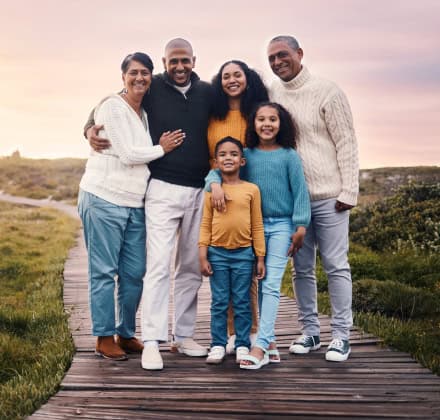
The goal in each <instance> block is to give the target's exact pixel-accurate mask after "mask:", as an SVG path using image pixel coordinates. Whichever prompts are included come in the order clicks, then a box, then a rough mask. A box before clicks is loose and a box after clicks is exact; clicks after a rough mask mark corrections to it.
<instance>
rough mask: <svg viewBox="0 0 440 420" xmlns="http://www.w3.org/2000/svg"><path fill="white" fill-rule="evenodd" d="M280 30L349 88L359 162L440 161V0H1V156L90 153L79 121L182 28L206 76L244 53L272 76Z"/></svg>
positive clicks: (308, 59)
mask: <svg viewBox="0 0 440 420" xmlns="http://www.w3.org/2000/svg"><path fill="white" fill-rule="evenodd" d="M279 34H291V35H295V36H296V37H297V38H298V39H299V41H300V43H301V45H302V47H303V49H304V53H305V58H304V63H305V64H306V65H307V66H308V67H309V69H310V70H311V71H312V72H313V73H315V74H319V75H321V76H324V77H326V78H329V79H332V80H334V81H336V82H337V83H338V84H339V85H340V86H341V87H342V89H343V90H344V91H345V92H346V94H347V96H348V98H349V100H350V103H351V106H352V111H353V115H354V120H355V127H356V132H357V136H358V141H359V146H360V162H361V167H362V168H373V167H382V166H412V165H440V138H439V137H440V1H439V0H418V1H414V0H332V1H327V0H309V1H304V0H302V1H299V0H277V1H273V2H271V1H268V0H264V1H263V0H254V1H250V0H236V1H232V2H221V1H218V0H217V1H211V0H186V1H180V2H166V1H158V2H155V5H153V4H152V2H150V1H147V0H124V1H116V0H63V1H59V0H23V1H21V2H18V1H16V2H12V1H9V0H0V92H1V94H0V122H1V137H0V156H4V155H8V154H10V153H12V152H13V151H14V150H16V149H19V150H20V152H21V154H22V155H24V156H27V157H34V158H37V157H38V158H39V157H47V158H56V157H68V156H70V157H87V154H88V144H87V142H86V141H84V140H83V138H82V126H83V124H84V122H85V120H86V118H87V115H88V112H89V111H90V109H91V108H92V107H93V106H94V105H95V104H96V103H97V102H98V101H99V99H100V98H101V97H103V96H104V95H106V94H108V93H111V92H114V91H117V90H119V89H120V87H121V75H120V71H119V66H120V62H121V60H122V58H123V57H124V56H125V55H126V54H128V53H130V52H134V51H144V52H147V53H148V54H150V55H151V57H152V58H153V60H154V62H155V65H156V70H157V71H162V70H163V68H162V64H161V57H162V52H163V47H164V45H165V43H166V42H167V41H168V40H169V39H171V38H174V37H178V36H179V37H184V38H187V39H188V40H190V41H191V42H192V44H193V46H194V50H195V54H196V56H197V62H196V71H197V72H198V73H199V75H200V76H201V77H202V78H204V79H206V80H210V79H211V77H212V75H213V74H214V73H215V72H216V71H217V69H218V68H219V66H220V65H221V64H222V63H223V62H224V61H226V60H228V59H231V58H238V59H242V60H244V61H246V62H247V63H248V64H249V65H250V66H251V67H254V68H255V69H256V70H258V71H259V72H260V73H261V74H262V75H263V77H264V78H265V80H266V81H267V82H268V83H270V81H271V79H272V74H271V71H270V69H269V66H268V64H267V60H266V54H265V52H266V46H267V43H268V41H269V40H270V39H271V38H272V37H273V36H276V35H279Z"/></svg>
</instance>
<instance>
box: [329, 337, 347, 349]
mask: <svg viewBox="0 0 440 420" xmlns="http://www.w3.org/2000/svg"><path fill="white" fill-rule="evenodd" d="M330 347H331V348H335V349H338V350H342V349H343V347H344V343H343V342H342V340H341V339H340V338H334V339H333V340H332V342H331V344H330Z"/></svg>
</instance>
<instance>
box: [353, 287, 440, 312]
mask: <svg viewBox="0 0 440 420" xmlns="http://www.w3.org/2000/svg"><path fill="white" fill-rule="evenodd" d="M353 309H354V310H355V311H357V312H372V313H380V314H382V315H386V316H390V317H392V316H393V317H397V318H401V319H410V318H424V317H430V316H436V315H438V314H440V293H433V292H431V291H429V290H426V289H423V288H415V287H412V286H408V285H406V284H402V283H399V282H396V281H391V280H386V281H378V280H372V279H364V280H359V281H357V282H356V283H354V284H353Z"/></svg>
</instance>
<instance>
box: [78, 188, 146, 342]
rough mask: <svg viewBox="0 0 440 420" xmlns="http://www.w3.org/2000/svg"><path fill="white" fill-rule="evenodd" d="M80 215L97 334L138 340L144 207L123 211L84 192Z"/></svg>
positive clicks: (79, 202)
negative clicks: (115, 335) (116, 311)
mask: <svg viewBox="0 0 440 420" xmlns="http://www.w3.org/2000/svg"><path fill="white" fill-rule="evenodd" d="M78 212H79V215H80V217H81V220H82V222H83V227H84V237H85V242H86V246H87V251H88V257H89V304H90V312H91V316H92V333H93V335H95V336H109V335H114V334H118V335H120V336H122V337H124V338H131V337H134V335H135V331H136V312H137V309H138V306H139V302H140V299H141V295H142V287H143V277H144V275H145V260H146V258H145V237H146V235H145V211H144V208H131V207H122V206H117V205H115V204H112V203H109V202H108V201H105V200H103V199H101V198H99V197H97V196H96V195H93V194H90V193H88V192H86V191H82V190H80V192H79V196H78ZM116 275H117V276H118V282H117V285H118V289H117V307H118V319H117V320H115V299H114V292H115V276H116Z"/></svg>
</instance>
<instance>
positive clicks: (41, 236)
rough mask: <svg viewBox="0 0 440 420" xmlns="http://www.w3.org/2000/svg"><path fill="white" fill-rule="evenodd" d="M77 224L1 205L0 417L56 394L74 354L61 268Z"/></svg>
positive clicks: (27, 410) (19, 414)
mask: <svg viewBox="0 0 440 420" xmlns="http://www.w3.org/2000/svg"><path fill="white" fill-rule="evenodd" d="M78 228H79V223H78V222H77V221H75V220H74V219H72V218H70V217H67V216H65V215H63V214H61V213H59V212H58V211H56V210H53V209H47V208H32V207H26V206H20V205H12V204H8V203H4V202H1V201H0V284H1V289H2V291H1V294H0V348H1V352H0V418H1V419H19V418H23V417H24V416H26V415H29V414H31V413H32V412H33V411H34V410H35V409H36V408H37V407H39V406H40V405H41V404H42V403H43V402H44V401H46V400H47V399H48V397H49V396H50V395H52V394H53V393H54V392H56V390H57V388H58V386H59V383H60V382H61V379H62V378H63V376H64V372H65V371H66V369H67V368H68V366H69V365H70V362H71V359H72V356H73V351H74V347H73V343H72V338H71V335H70V331H69V328H68V324H67V316H66V314H65V312H64V305H63V277H62V273H63V266H64V261H65V259H66V255H67V252H68V250H69V248H71V247H72V245H73V244H74V241H75V237H76V233H77V231H78Z"/></svg>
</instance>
